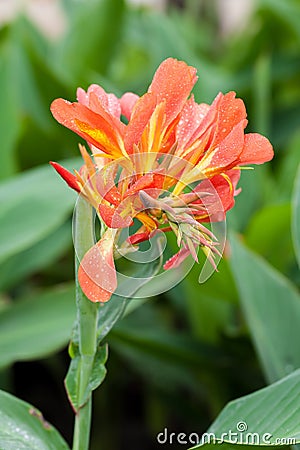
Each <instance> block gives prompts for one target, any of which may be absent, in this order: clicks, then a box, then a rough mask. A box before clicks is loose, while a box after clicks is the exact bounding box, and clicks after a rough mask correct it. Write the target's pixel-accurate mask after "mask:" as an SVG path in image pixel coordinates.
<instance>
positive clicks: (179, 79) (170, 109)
mask: <svg viewBox="0 0 300 450" xmlns="http://www.w3.org/2000/svg"><path fill="white" fill-rule="evenodd" d="M196 72H197V70H196V69H195V68H194V67H190V66H188V65H187V64H186V63H185V62H183V61H178V60H177V59H173V58H168V59H166V60H165V61H163V62H162V63H161V65H160V66H159V67H158V69H157V71H156V72H155V74H154V77H153V81H152V83H151V85H150V87H149V90H148V92H152V93H153V94H155V95H156V96H157V103H161V102H162V101H164V100H165V101H166V120H167V123H169V122H171V121H172V120H173V119H175V117H176V116H177V114H178V113H179V112H180V111H181V109H182V108H183V106H184V104H185V102H186V99H187V98H188V96H189V95H190V92H191V90H192V89H193V86H194V84H195V83H196V81H197V76H196Z"/></svg>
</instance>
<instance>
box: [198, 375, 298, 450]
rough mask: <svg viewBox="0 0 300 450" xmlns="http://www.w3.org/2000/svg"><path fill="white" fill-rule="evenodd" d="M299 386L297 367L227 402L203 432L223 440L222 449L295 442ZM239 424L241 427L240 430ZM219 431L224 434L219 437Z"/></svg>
mask: <svg viewBox="0 0 300 450" xmlns="http://www.w3.org/2000/svg"><path fill="white" fill-rule="evenodd" d="M299 389H300V370H297V371H296V372H293V373H292V374H290V375H289V376H287V377H286V378H283V379H282V380H280V381H278V382H276V383H274V384H272V385H271V386H268V387H266V388H264V389H260V390H259V391H256V392H254V393H253V394H250V395H247V396H245V397H242V398H240V399H238V400H235V401H233V402H230V403H229V404H228V405H227V406H225V408H224V409H223V411H222V412H221V414H220V415H219V416H218V418H217V419H216V420H215V422H214V423H213V424H212V426H211V427H210V428H209V430H208V432H207V433H213V435H214V436H215V437H216V439H219V440H220V441H221V442H224V443H223V444H222V447H221V448H222V449H223V448H224V449H226V450H227V449H236V450H237V449H240V448H244V447H243V445H244V446H245V448H256V449H258V448H265V447H266V446H271V445H273V446H277V447H281V446H284V445H285V446H286V445H290V444H291V443H293V444H296V443H299V442H300V403H299ZM242 427H244V428H245V430H244V431H240V430H241V429H242ZM230 431H231V432H232V435H231V436H230ZM223 433H226V435H223V437H222V434H223ZM233 433H236V434H235V435H234V434H233ZM291 439H293V440H291ZM279 440H281V442H282V444H279ZM288 440H289V441H288ZM221 442H220V443H221ZM254 444H256V445H254ZM196 448H205V449H209V448H211V449H213V448H216V444H215V443H214V442H210V443H206V444H204V445H198V446H196V447H193V449H196Z"/></svg>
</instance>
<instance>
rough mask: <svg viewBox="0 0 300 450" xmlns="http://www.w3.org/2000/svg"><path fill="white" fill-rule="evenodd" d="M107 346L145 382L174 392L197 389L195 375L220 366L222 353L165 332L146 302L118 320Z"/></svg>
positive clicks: (167, 330) (187, 336)
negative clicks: (191, 388) (188, 388)
mask: <svg viewBox="0 0 300 450" xmlns="http://www.w3.org/2000/svg"><path fill="white" fill-rule="evenodd" d="M108 342H109V345H110V346H111V347H112V348H113V350H114V351H116V352H118V353H120V354H121V355H122V356H123V357H125V358H126V360H127V361H129V362H130V363H131V364H132V366H133V367H134V370H137V371H139V372H140V373H141V374H142V375H143V376H145V377H146V379H147V380H149V379H151V380H152V381H153V383H155V384H159V385H162V386H166V384H167V385H168V386H167V389H170V390H173V389H175V388H176V387H178V385H181V386H183V385H185V386H187V385H189V386H192V387H194V388H195V390H197V389H198V388H197V383H196V376H195V374H196V373H198V371H199V370H201V368H203V367H206V369H207V370H209V369H210V368H211V367H212V366H214V365H215V364H216V363H217V364H218V363H221V364H222V354H221V352H219V351H218V350H217V349H216V348H214V347H213V346H211V345H206V344H201V343H198V342H195V340H193V339H191V336H189V335H188V333H184V332H178V331H176V332H175V331H172V330H169V329H166V324H165V322H164V321H163V320H162V317H161V316H160V314H159V312H158V309H157V308H155V307H154V306H152V305H151V301H150V304H149V303H147V304H145V305H143V307H142V308H139V309H138V310H136V311H134V312H133V313H132V314H130V315H128V316H126V317H125V318H124V319H123V320H121V321H120V322H119V323H118V324H117V325H116V326H115V327H114V328H113V329H112V330H111V333H110V334H109V336H108Z"/></svg>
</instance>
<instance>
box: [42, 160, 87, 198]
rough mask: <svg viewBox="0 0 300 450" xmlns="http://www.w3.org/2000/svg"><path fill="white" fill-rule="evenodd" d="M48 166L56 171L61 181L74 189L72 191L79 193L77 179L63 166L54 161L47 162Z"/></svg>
mask: <svg viewBox="0 0 300 450" xmlns="http://www.w3.org/2000/svg"><path fill="white" fill-rule="evenodd" d="M49 164H50V165H51V166H52V167H53V168H54V169H55V170H56V172H57V173H58V174H59V175H60V176H61V177H62V179H63V180H64V181H65V182H66V183H67V185H68V186H69V187H70V188H71V189H74V191H76V192H78V193H80V192H81V189H80V186H79V184H78V181H77V178H76V177H75V175H73V174H72V173H71V172H69V171H68V170H67V169H65V168H64V167H63V166H61V165H60V164H58V163H57V162H54V161H49Z"/></svg>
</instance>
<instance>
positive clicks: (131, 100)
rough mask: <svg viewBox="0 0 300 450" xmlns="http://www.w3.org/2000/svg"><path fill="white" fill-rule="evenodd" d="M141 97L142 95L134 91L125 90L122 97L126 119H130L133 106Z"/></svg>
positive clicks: (122, 109) (123, 112)
mask: <svg viewBox="0 0 300 450" xmlns="http://www.w3.org/2000/svg"><path fill="white" fill-rule="evenodd" d="M139 98H140V97H139V96H138V95H136V94H134V93H133V92H125V94H124V95H122V97H121V98H120V104H121V112H122V114H123V116H125V117H126V119H128V120H130V117H131V114H132V111H133V108H134V106H135V104H136V102H137V101H138V100H139Z"/></svg>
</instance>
